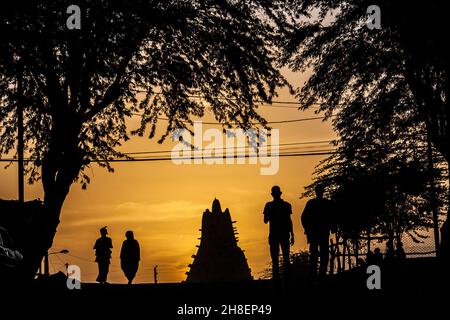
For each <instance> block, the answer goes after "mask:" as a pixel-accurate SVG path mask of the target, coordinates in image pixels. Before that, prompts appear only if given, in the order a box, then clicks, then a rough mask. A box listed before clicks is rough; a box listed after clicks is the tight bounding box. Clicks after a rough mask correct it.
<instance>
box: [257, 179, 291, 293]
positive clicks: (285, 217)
mask: <svg viewBox="0 0 450 320" xmlns="http://www.w3.org/2000/svg"><path fill="white" fill-rule="evenodd" d="M281 194H282V192H281V190H280V187H279V186H273V187H272V197H273V201H271V202H267V203H266V206H265V207H264V223H266V224H267V223H269V230H270V231H269V245H270V256H271V257H272V277H273V280H274V281H275V283H276V284H278V283H279V280H280V267H279V260H278V256H279V254H280V247H281V251H282V254H283V267H284V276H285V281H286V283H287V284H289V281H290V261H289V245H293V244H294V231H293V229H292V220H291V214H292V207H291V205H290V204H289V203H288V202H286V201H284V200H283V199H281Z"/></svg>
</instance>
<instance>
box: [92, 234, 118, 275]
mask: <svg viewBox="0 0 450 320" xmlns="http://www.w3.org/2000/svg"><path fill="white" fill-rule="evenodd" d="M107 234H108V230H106V227H103V228H101V229H100V235H101V237H100V238H98V239H97V241H95V245H94V250H95V262H97V264H98V277H97V282H99V283H102V284H105V283H107V281H106V280H107V278H108V272H109V263H110V260H111V253H112V251H111V249H112V248H113V245H112V241H111V238H109V237H107Z"/></svg>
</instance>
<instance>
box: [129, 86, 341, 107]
mask: <svg viewBox="0 0 450 320" xmlns="http://www.w3.org/2000/svg"><path fill="white" fill-rule="evenodd" d="M137 92H138V93H147V91H143V90H137ZM152 94H154V95H164V93H163V92H153V93H152ZM186 97H188V98H193V99H206V97H205V96H201V95H192V94H191V95H186ZM208 99H211V100H230V101H236V100H238V99H237V98H226V97H208ZM254 102H256V103H263V106H272V105H273V104H285V105H288V106H284V107H285V108H296V109H298V108H300V107H301V104H300V102H297V101H279V100H273V101H271V103H267V102H265V101H262V100H255V101H254ZM324 104H325V103H320V102H314V103H311V104H310V105H313V106H322V105H324ZM292 105H298V107H292ZM336 105H343V104H341V103H339V104H336ZM281 107H283V106H278V107H277V108H281Z"/></svg>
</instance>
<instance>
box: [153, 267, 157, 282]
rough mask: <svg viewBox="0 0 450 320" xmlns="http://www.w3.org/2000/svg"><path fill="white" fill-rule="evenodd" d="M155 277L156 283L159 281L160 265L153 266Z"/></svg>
mask: <svg viewBox="0 0 450 320" xmlns="http://www.w3.org/2000/svg"><path fill="white" fill-rule="evenodd" d="M153 279H154V281H155V284H157V283H158V266H155V267H154V268H153Z"/></svg>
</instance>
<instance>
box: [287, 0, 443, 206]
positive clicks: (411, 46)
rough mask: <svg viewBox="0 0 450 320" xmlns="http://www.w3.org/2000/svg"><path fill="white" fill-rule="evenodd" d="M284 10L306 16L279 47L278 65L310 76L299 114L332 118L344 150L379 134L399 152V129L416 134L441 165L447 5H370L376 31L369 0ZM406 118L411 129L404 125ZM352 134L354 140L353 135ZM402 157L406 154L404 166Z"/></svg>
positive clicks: (315, 0) (321, 0) (301, 4)
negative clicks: (311, 111)
mask: <svg viewBox="0 0 450 320" xmlns="http://www.w3.org/2000/svg"><path fill="white" fill-rule="evenodd" d="M290 4H292V10H294V11H295V10H299V12H303V11H305V10H309V11H310V12H311V15H310V17H309V19H297V20H295V21H292V23H291V26H290V27H286V28H287V30H288V33H290V35H289V36H287V38H286V39H285V42H284V48H285V50H284V58H283V60H284V62H286V63H288V64H289V65H290V66H291V68H292V69H294V70H309V69H311V70H312V75H311V77H310V78H309V79H308V81H307V82H306V84H305V85H304V86H303V87H302V88H301V90H299V92H298V98H299V99H300V101H301V103H302V104H303V109H307V108H309V107H311V106H312V105H315V104H319V109H318V112H321V111H323V112H325V113H326V115H327V116H331V115H332V114H333V113H336V115H337V116H336V119H335V120H334V126H335V128H337V130H338V131H339V134H340V138H341V139H342V140H343V144H347V146H349V145H350V144H356V145H357V146H358V145H359V146H361V145H362V144H364V143H366V144H368V143H371V142H372V141H377V140H376V138H375V137H374V138H371V136H372V135H374V134H375V131H378V132H380V133H383V134H382V135H381V136H379V135H378V138H379V139H385V138H386V135H387V134H394V136H396V137H398V138H399V139H398V140H397V141H396V140H395V139H394V140H393V139H388V140H389V142H387V143H392V142H395V141H396V142H395V143H396V144H403V148H404V149H406V148H408V147H409V146H410V145H409V144H408V143H403V142H402V139H404V137H401V135H399V134H398V133H400V132H401V131H402V130H405V125H406V128H409V129H408V131H406V132H403V134H404V135H409V134H411V136H410V137H413V135H414V132H416V131H420V132H421V134H428V135H429V137H430V140H431V141H432V143H433V146H434V148H436V149H437V150H438V151H439V152H440V153H441V155H442V156H443V158H444V159H445V161H446V162H447V165H448V164H449V163H450V136H449V134H450V127H449V116H450V109H449V107H448V99H449V72H450V68H449V59H448V57H449V49H448V46H447V44H446V42H445V40H444V39H445V38H446V31H445V30H447V26H446V19H445V15H446V14H447V10H446V9H445V5H446V3H445V2H442V1H438V0H432V1H426V2H425V1H422V2H420V4H419V3H417V4H416V3H414V4H413V3H411V2H409V1H406V0H403V1H397V0H395V1H394V0H380V1H377V2H376V3H375V4H377V5H378V6H379V7H380V9H381V29H380V30H377V29H374V30H370V29H369V28H368V27H367V25H366V23H367V20H368V19H367V14H366V12H367V8H368V7H369V6H370V5H373V4H374V3H373V2H372V1H364V0H363V1H346V0H338V1H328V0H311V1H301V0H292V1H290ZM405 117H406V119H408V120H409V121H410V123H407V122H405V121H404V120H405V119H404V118H405ZM354 130H359V133H360V134H353V131H354ZM424 130H426V131H424ZM422 141H423V139H422ZM378 142H379V143H381V142H382V140H380V141H378ZM357 146H356V147H355V148H347V149H348V150H347V151H350V154H347V155H346V154H345V152H346V151H344V150H341V152H340V155H339V156H341V157H342V156H345V157H346V158H347V159H344V160H343V161H344V162H345V160H347V161H348V160H349V159H350V158H351V156H358V153H359V152H362V150H361V149H360V148H359V147H357ZM352 149H353V150H352ZM367 150H370V148H368V149H367ZM381 152H384V151H381ZM409 154H410V152H409ZM399 156H400V155H399ZM409 157H410V155H405V160H407V161H409V160H410V159H409ZM375 159H378V160H379V158H378V157H376V158H375ZM398 159H399V158H398V157H397V160H398ZM341 160H342V159H341ZM366 160H367V161H370V159H369V158H367V159H366ZM386 161H387V158H386ZM402 163H403V164H406V163H405V162H404V161H402ZM343 166H344V164H342V166H341V167H340V168H341V169H343V168H344V167H343ZM375 168H376V167H374V169H375ZM390 168H393V167H392V166H390ZM410 168H411V167H410ZM405 170H406V171H407V170H408V169H405ZM420 170H422V169H420ZM388 172H389V171H388ZM413 172H414V170H413ZM410 173H411V174H412V172H410ZM413 178H417V179H420V175H419V176H414V177H413ZM399 179H400V177H399ZM399 179H397V180H398V182H400V181H399ZM408 180H409V179H408ZM386 183H387V182H386ZM435 183H439V182H438V181H436V182H435ZM420 184H421V183H419V185H420ZM444 191H445V189H441V192H444ZM447 197H448V196H447Z"/></svg>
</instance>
